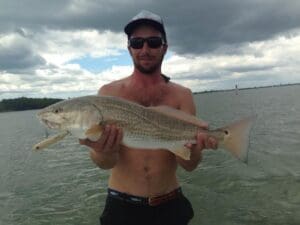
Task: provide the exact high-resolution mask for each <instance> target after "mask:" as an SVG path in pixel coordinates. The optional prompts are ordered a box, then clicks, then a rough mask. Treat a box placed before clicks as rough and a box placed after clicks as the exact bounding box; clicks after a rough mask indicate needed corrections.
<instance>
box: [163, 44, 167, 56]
mask: <svg viewBox="0 0 300 225" xmlns="http://www.w3.org/2000/svg"><path fill="white" fill-rule="evenodd" d="M163 50H164V55H165V54H166V53H167V51H168V44H164V46H163Z"/></svg>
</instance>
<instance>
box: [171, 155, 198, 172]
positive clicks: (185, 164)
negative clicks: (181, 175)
mask: <svg viewBox="0 0 300 225" xmlns="http://www.w3.org/2000/svg"><path fill="white" fill-rule="evenodd" d="M201 160H202V151H191V156H190V160H184V159H182V158H179V157H177V163H178V164H179V165H180V166H181V167H182V168H184V169H185V170H186V171H193V170H194V169H196V168H197V166H198V164H199V163H200V162H201Z"/></svg>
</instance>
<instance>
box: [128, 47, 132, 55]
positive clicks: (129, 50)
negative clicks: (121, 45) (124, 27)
mask: <svg viewBox="0 0 300 225" xmlns="http://www.w3.org/2000/svg"><path fill="white" fill-rule="evenodd" d="M127 49H128V52H129V54H130V55H131V56H132V53H131V49H130V47H129V46H127Z"/></svg>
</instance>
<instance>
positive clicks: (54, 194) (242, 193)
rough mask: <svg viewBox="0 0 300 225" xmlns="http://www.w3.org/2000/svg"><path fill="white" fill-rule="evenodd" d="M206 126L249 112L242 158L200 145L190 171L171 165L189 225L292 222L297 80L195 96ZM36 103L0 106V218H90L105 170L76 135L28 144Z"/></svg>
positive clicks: (73, 224) (297, 190)
mask: <svg viewBox="0 0 300 225" xmlns="http://www.w3.org/2000/svg"><path fill="white" fill-rule="evenodd" d="M195 100H196V102H197V108H198V113H199V115H200V116H201V118H203V119H204V120H206V121H209V122H210V126H211V127H218V126H222V125H224V124H226V123H227V122H229V121H231V120H234V119H237V118H241V117H243V116H247V115H251V114H257V116H258V117H257V121H256V123H255V125H254V127H253V131H252V133H251V143H250V152H249V163H248V165H245V164H243V163H241V162H239V161H237V160H236V159H235V158H233V157H232V156H230V155H229V154H228V153H227V152H225V151H223V150H219V151H209V150H208V151H206V152H205V154H204V159H203V162H202V163H201V164H200V165H199V167H198V168H197V169H196V170H195V171H193V172H191V173H190V172H185V171H183V170H182V169H179V170H178V176H179V178H180V181H181V183H182V186H183V189H184V192H185V193H186V195H187V197H188V198H189V199H190V200H191V202H192V204H193V207H194V211H195V218H194V219H193V220H192V222H191V224H192V225H220V224H221V225H277V224H278V225H279V224H280V225H299V224H300V163H299V161H300V129H299V128H300V113H299V112H300V86H285V87H276V88H263V89H252V90H241V91H240V92H239V94H238V95H235V92H234V91H233V92H215V93H207V94H200V95H196V96H195ZM35 113H36V111H24V112H10V113H0V126H1V127H0V171H1V173H0V181H1V183H0V225H50V224H51V225H52V224H56V225H84V224H98V216H99V214H100V213H101V211H102V209H103V206H104V199H105V196H106V184H107V178H108V172H107V171H104V170H101V169H98V168H96V167H95V166H94V164H93V163H92V162H91V160H90V159H89V153H88V151H87V149H86V148H85V147H83V146H80V145H78V144H77V141H76V139H74V138H72V137H68V138H67V139H65V140H64V141H62V142H60V143H58V144H56V145H54V146H53V147H51V148H50V149H47V150H45V151H41V152H32V151H31V147H32V145H33V144H35V143H37V142H39V141H40V140H41V139H43V138H44V135H45V131H44V129H43V127H42V126H41V125H40V124H39V122H38V121H37V119H36V117H35Z"/></svg>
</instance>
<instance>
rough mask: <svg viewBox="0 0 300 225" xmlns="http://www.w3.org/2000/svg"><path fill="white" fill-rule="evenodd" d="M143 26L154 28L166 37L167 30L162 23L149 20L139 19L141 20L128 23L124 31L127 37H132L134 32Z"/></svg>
mask: <svg viewBox="0 0 300 225" xmlns="http://www.w3.org/2000/svg"><path fill="white" fill-rule="evenodd" d="M141 25H150V26H153V27H154V28H155V29H157V30H158V31H160V32H161V33H162V34H164V35H165V34H166V32H165V29H164V27H163V25H162V24H161V23H159V22H156V21H154V20H149V19H139V20H134V21H131V22H130V23H128V24H127V25H126V26H125V28H124V31H125V33H126V34H127V35H131V34H132V32H133V31H134V29H136V28H137V27H138V26H141Z"/></svg>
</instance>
